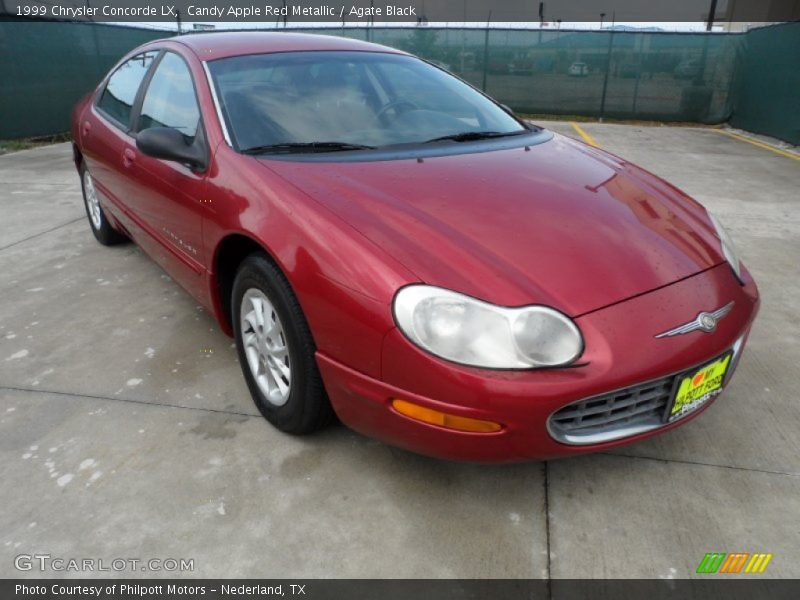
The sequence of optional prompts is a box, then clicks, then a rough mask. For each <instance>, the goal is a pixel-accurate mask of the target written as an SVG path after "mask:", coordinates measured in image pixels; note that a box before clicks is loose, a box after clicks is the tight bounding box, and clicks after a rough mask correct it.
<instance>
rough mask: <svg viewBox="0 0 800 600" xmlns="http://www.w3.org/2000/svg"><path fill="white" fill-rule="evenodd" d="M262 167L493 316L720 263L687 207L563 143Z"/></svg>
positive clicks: (612, 161)
mask: <svg viewBox="0 0 800 600" xmlns="http://www.w3.org/2000/svg"><path fill="white" fill-rule="evenodd" d="M466 149H467V148H466V144H465V150H466ZM260 162H261V163H262V164H263V165H264V166H265V167H266V168H268V169H270V170H272V171H274V172H276V173H277V174H278V175H280V176H281V177H283V178H284V179H286V180H288V181H289V182H291V183H292V184H293V185H294V186H296V187H297V188H299V189H300V190H302V191H303V192H305V193H306V194H308V195H309V196H311V197H312V198H314V199H315V200H317V201H318V202H320V203H321V204H323V205H324V206H326V207H328V208H329V209H330V210H331V211H333V212H334V213H336V214H337V215H339V216H340V217H341V218H342V219H344V220H345V221H346V222H348V223H350V224H351V225H352V226H353V227H354V228H355V229H357V230H358V231H359V232H360V233H361V234H363V235H364V236H366V237H367V238H369V239H370V240H371V241H373V242H374V243H375V244H377V245H378V246H379V247H381V248H383V249H384V250H385V251H386V252H388V254H390V255H391V256H392V257H393V258H395V259H396V260H398V261H399V262H401V263H402V264H403V265H404V266H406V267H407V268H408V269H409V270H411V271H413V272H414V274H416V275H417V277H419V279H420V280H421V281H423V282H425V283H428V284H431V285H437V286H441V287H444V288H448V289H451V290H456V291H459V292H462V293H465V294H469V295H471V296H475V297H478V298H481V299H484V300H486V301H488V302H494V303H496V304H500V305H505V306H521V305H526V304H545V305H549V306H553V307H555V308H558V309H560V310H562V311H563V312H565V313H566V314H569V315H571V316H578V315H581V314H584V313H587V312H590V311H593V310H596V309H598V308H601V307H604V306H608V305H610V304H614V303H616V302H619V301H622V300H624V299H626V298H630V297H632V296H636V295H639V294H642V293H645V292H648V291H650V290H653V289H656V288H659V287H662V286H664V285H667V284H670V283H673V282H675V281H678V280H680V279H683V278H686V277H689V276H691V275H693V274H695V273H698V272H700V271H703V270H705V269H708V268H710V267H712V266H714V265H716V264H719V263H720V262H722V260H724V259H723V258H722V257H721V255H720V252H719V250H718V244H719V242H718V241H717V240H716V237H715V235H714V233H713V231H712V230H711V226H710V224H709V221H708V218H707V217H706V213H705V210H704V209H703V208H702V207H701V206H700V205H699V204H697V203H696V202H694V201H693V200H691V199H689V198H688V197H686V196H685V195H683V194H682V193H681V192H679V191H678V190H677V189H675V188H673V187H672V186H670V185H669V184H667V183H665V182H663V181H662V180H660V179H658V178H657V177H655V176H653V175H651V174H649V173H647V172H645V171H643V170H641V169H639V168H637V167H635V166H633V165H631V164H630V163H627V162H625V161H623V160H621V159H619V158H617V157H614V156H612V155H610V154H607V153H605V152H602V151H599V150H597V149H594V148H590V147H588V146H586V145H584V144H580V143H578V142H574V141H572V140H570V139H568V138H565V137H561V136H554V137H553V139H551V140H550V141H546V142H544V143H539V144H536V145H531V146H529V147H527V148H526V147H523V146H520V147H518V148H512V149H504V150H496V151H490V152H476V153H467V154H458V155H455V156H453V155H449V156H436V157H428V158H424V159H421V160H419V159H417V158H416V157H411V158H409V159H400V160H382V161H350V160H347V161H342V162H332V161H326V162H318V161H308V162H307V161H303V162H301V161H292V160H274V159H273V160H269V159H264V160H260ZM331 243H332V244H335V243H336V241H335V240H331Z"/></svg>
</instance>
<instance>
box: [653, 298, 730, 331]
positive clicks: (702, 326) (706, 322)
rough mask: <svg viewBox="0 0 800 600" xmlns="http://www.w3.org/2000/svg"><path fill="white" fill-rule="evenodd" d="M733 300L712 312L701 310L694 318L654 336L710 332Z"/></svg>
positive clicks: (727, 310)
mask: <svg viewBox="0 0 800 600" xmlns="http://www.w3.org/2000/svg"><path fill="white" fill-rule="evenodd" d="M733 305H734V302H733V301H731V302H728V303H727V304H726V305H725V306H723V307H722V308H718V309H717V310H715V311H714V312H701V313H700V314H699V315H697V317H695V319H694V320H692V321H689V322H688V323H684V324H683V325H678V327H676V328H675V329H670V330H669V331H665V332H664V333H659V334H658V335H657V336H656V338H664V337H672V336H673V335H682V334H684V333H689V332H691V331H697V330H698V329H699V330H700V331H703V332H705V333H711V332H712V331H714V330H715V329H716V328H717V323H718V322H719V321H720V320H721V319H722V318H723V317H724V316H725V315H727V314H728V313H729V312H731V309H732V308H733Z"/></svg>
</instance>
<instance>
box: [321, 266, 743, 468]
mask: <svg viewBox="0 0 800 600" xmlns="http://www.w3.org/2000/svg"><path fill="white" fill-rule="evenodd" d="M743 276H744V278H745V285H740V284H739V282H738V281H736V279H735V277H734V276H733V275H732V273H731V270H730V267H729V266H728V265H727V264H721V265H718V266H716V267H714V268H711V269H709V270H707V271H704V272H702V273H699V274H697V275H694V276H692V277H689V278H687V279H684V280H682V281H679V282H677V283H674V284H671V285H669V286H666V287H663V288H660V289H658V290H654V291H651V292H648V293H646V294H643V295H641V296H637V297H635V298H632V299H629V300H626V301H624V302H620V303H618V304H614V305H611V306H608V307H606V308H601V309H598V310H595V311H593V312H591V313H587V314H585V315H582V316H579V317H577V318H576V319H575V321H576V323H577V324H578V326H579V327H580V328H581V331H582V333H583V336H584V340H585V346H586V347H585V350H584V353H583V355H582V356H581V357H580V359H579V360H578V362H577V363H576V364H575V365H572V366H571V367H569V368H557V369H541V370H528V371H492V370H486V369H477V368H471V367H465V366H461V365H456V364H452V363H449V362H447V361H444V360H441V359H438V358H436V357H433V356H431V355H430V354H427V353H425V352H424V351H422V350H420V349H419V348H417V347H416V346H414V345H413V344H411V343H409V342H408V340H407V339H406V338H405V337H404V336H403V334H402V333H401V332H400V331H399V330H397V329H396V328H395V329H392V330H391V331H389V333H387V335H386V337H385V339H384V344H383V352H382V357H381V378H380V379H376V378H373V377H369V376H367V375H364V374H363V373H360V372H358V371H357V370H355V369H352V368H350V367H348V366H346V365H343V364H341V363H338V362H336V361H334V360H332V359H331V358H329V357H326V356H325V355H323V354H321V353H320V354H318V356H317V361H318V364H319V366H320V371H321V373H322V377H323V380H324V382H325V386H326V389H327V391H328V394H329V396H330V399H331V402H332V404H333V406H334V409H335V410H336V413H337V414H338V416H339V418H340V419H341V420H342V421H343V422H344V423H345V424H346V425H348V426H349V427H351V428H352V429H354V430H356V431H359V432H361V433H364V434H366V435H368V436H370V437H374V438H378V439H380V440H382V441H385V442H387V443H389V444H392V445H395V446H399V447H402V448H406V449H408V450H411V451H414V452H419V453H421V454H427V455H431V456H437V457H441V458H448V459H456V460H469V461H480V462H504V461H519V460H526V459H548V458H554V457H559V456H567V455H571V454H578V453H584V452H592V451H597V450H602V449H606V448H610V447H613V446H618V445H621V444H627V443H631V442H634V441H637V440H640V439H644V438H646V437H649V436H652V435H655V434H658V433H661V432H664V431H667V430H669V429H672V428H674V427H677V426H679V425H681V424H683V423H686V422H687V421H689V420H691V419H692V418H694V417H696V416H697V415H699V414H700V413H701V412H703V411H704V410H705V409H706V408H708V406H709V405H710V404H712V403H713V399H712V400H710V401H708V402H706V403H705V404H704V405H703V406H701V407H700V408H699V409H697V410H695V411H694V412H692V413H691V414H689V415H687V416H685V417H683V418H681V419H679V420H677V421H674V422H672V423H668V424H663V425H658V426H656V427H654V428H650V429H648V430H645V431H639V432H636V430H635V429H631V432H632V434H631V435H625V437H621V438H619V439H613V440H610V441H600V442H598V443H581V444H575V443H565V442H563V441H558V440H557V439H555V437H554V436H553V435H551V433H550V431H549V429H548V421H549V419H550V416H551V415H552V414H553V413H554V412H556V411H558V410H559V409H561V408H563V407H565V406H566V405H569V404H572V403H574V402H577V401H580V400H584V399H586V398H592V397H594V396H598V395H601V394H607V393H608V392H610V391H613V390H621V389H624V388H628V387H630V386H636V385H639V384H642V383H644V382H649V381H654V380H658V379H661V378H664V377H667V376H670V375H674V374H678V373H684V372H685V371H688V370H690V369H692V368H693V367H698V366H701V365H703V364H704V363H706V362H708V361H709V360H711V359H713V358H715V357H717V356H719V355H721V354H723V353H724V352H726V351H728V350H733V349H734V346H736V348H735V355H734V358H733V362H732V364H731V367H730V368H729V370H728V374H727V375H726V379H725V384H726V385H727V384H728V383H729V382H730V379H731V375H732V374H733V371H734V370H735V368H736V366H737V365H738V362H739V358H740V357H741V353H742V350H743V348H744V345H745V342H746V339H747V336H748V334H749V331H750V326H751V324H752V322H753V319H754V318H755V316H756V313H757V312H758V306H759V299H758V290H757V288H756V285H755V282H754V281H753V280H752V278H751V277H750V275H749V273H747V271H746V270H745V271H744V272H743ZM731 300H733V301H734V306H733V309H732V310H731V311H730V313H729V314H728V315H727V316H726V317H725V318H723V319H722V320H720V321H719V323H718V324H717V327H716V329H715V330H714V331H713V332H710V333H705V332H702V331H694V332H691V333H687V334H683V335H677V336H674V337H666V338H660V339H659V338H656V337H655V336H656V335H657V334H659V333H661V332H664V331H667V330H670V329H672V328H674V327H676V326H677V325H680V324H682V323H685V322H688V321H691V320H692V319H694V318H695V317H696V316H697V314H698V313H699V312H701V311H712V310H715V309H717V308H719V307H721V306H723V305H725V304H727V303H729V302H730V301H731ZM717 397H718V396H717ZM393 399H402V400H406V401H408V402H412V403H414V404H418V405H420V406H423V407H426V408H431V409H434V410H437V411H440V412H443V413H447V414H452V415H457V416H462V417H469V418H473V419H481V420H485V421H493V422H497V423H500V424H501V425H502V429H501V430H500V431H497V432H492V433H472V432H463V431H455V430H452V429H446V428H443V427H439V426H436V425H430V424H426V423H423V422H420V421H416V420H413V419H411V418H409V417H406V416H404V415H401V414H400V413H398V412H397V411H395V410H394V409H393V408H392V400H393Z"/></svg>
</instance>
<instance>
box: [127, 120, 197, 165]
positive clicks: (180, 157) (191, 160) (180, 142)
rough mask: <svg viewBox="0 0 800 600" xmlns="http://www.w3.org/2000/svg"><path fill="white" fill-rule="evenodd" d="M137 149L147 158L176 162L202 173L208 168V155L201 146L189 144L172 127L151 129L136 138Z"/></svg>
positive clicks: (140, 133)
mask: <svg viewBox="0 0 800 600" xmlns="http://www.w3.org/2000/svg"><path fill="white" fill-rule="evenodd" d="M136 147H137V148H138V149H139V150H140V151H141V152H142V154H146V155H147V156H152V157H153V158H162V159H164V160H174V161H175V162H179V163H184V164H187V165H189V166H191V167H192V168H193V169H198V170H200V171H202V170H204V169H205V168H206V155H205V152H204V150H203V148H202V147H201V145H200V144H197V143H195V144H187V143H186V138H185V137H184V135H183V134H182V133H181V132H180V131H178V130H177V129H174V128H172V127H151V128H150V129H145V130H144V131H141V132H139V134H138V135H137V136H136Z"/></svg>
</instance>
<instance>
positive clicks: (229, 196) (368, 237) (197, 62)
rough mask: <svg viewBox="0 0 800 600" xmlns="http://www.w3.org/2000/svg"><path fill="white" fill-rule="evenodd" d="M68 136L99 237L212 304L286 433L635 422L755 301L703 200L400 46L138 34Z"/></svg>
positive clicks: (738, 334)
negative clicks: (518, 114) (528, 116)
mask: <svg viewBox="0 0 800 600" xmlns="http://www.w3.org/2000/svg"><path fill="white" fill-rule="evenodd" d="M73 136H74V137H73V139H74V153H75V164H76V166H77V168H78V170H79V171H80V174H81V178H82V182H83V193H84V199H85V203H86V212H87V215H88V217H89V222H90V225H91V227H92V230H93V232H94V235H95V237H96V238H97V239H98V240H99V241H100V242H101V243H104V244H112V243H114V242H117V241H120V240H123V239H125V238H131V239H133V240H135V241H136V243H137V244H139V245H140V246H141V247H142V248H143V249H144V251H145V252H146V253H147V254H149V255H150V256H151V257H152V258H153V259H154V260H155V261H156V262H158V264H160V265H161V266H162V267H163V268H164V269H166V270H167V271H168V272H169V273H170V275H172V276H173V277H174V278H175V280H177V281H178V282H179V283H180V284H181V285H182V286H183V287H184V288H185V289H186V290H187V291H188V292H189V293H190V294H192V295H193V296H194V297H195V298H197V299H198V300H199V301H200V302H201V303H202V304H203V305H204V306H206V307H207V308H208V309H209V310H211V311H212V312H213V314H214V315H215V316H216V318H217V320H218V321H219V323H220V326H221V327H222V328H223V329H224V330H225V331H226V332H227V333H229V334H233V335H234V336H235V338H236V346H237V349H238V355H239V361H240V363H241V366H242V370H243V372H244V376H245V379H246V380H247V385H248V387H249V389H250V392H251V394H252V396H253V399H254V401H255V403H256V405H257V406H258V408H259V410H260V411H261V412H262V413H263V414H264V416H265V417H266V418H267V419H268V420H269V421H270V422H271V423H272V424H273V425H275V426H276V427H278V428H279V429H281V430H283V431H287V432H291V433H298V434H299V433H307V432H310V431H313V430H315V429H318V428H319V427H322V426H323V425H325V424H326V423H327V422H329V421H330V420H331V419H332V418H333V416H334V414H335V415H337V416H338V418H339V419H340V420H341V421H343V422H344V423H345V424H347V425H348V426H350V427H352V428H353V429H355V430H357V431H360V432H363V433H365V434H367V435H370V436H373V437H376V438H379V439H381V440H384V441H386V442H387V443H390V444H394V445H397V446H401V447H404V448H408V449H410V450H414V451H417V452H421V453H425V454H430V455H434V456H441V457H448V458H455V459H464V460H479V461H509V460H522V459H528V458H549V457H555V456H562V455H569V454H575V453H579V452H586V451H594V450H600V449H604V448H608V447H610V446H614V445H618V444H623V443H629V442H632V441H635V440H639V439H642V438H644V437H647V436H649V435H653V434H655V433H658V432H662V431H666V430H668V429H670V428H672V427H675V426H677V425H679V424H681V423H685V422H686V421H687V420H689V419H690V418H691V417H694V416H696V415H697V414H699V413H700V412H701V411H702V410H703V409H705V408H707V407H708V406H709V404H710V403H711V401H712V400H713V398H714V397H715V396H716V395H717V394H719V392H720V391H721V390H722V389H723V387H725V385H726V384H727V383H728V381H729V380H730V378H731V375H732V374H733V371H734V369H735V368H736V365H737V362H738V361H739V359H740V357H741V354H742V349H743V347H744V344H745V340H746V338H747V335H748V333H749V330H750V326H751V324H752V322H753V319H754V318H755V315H756V312H757V310H758V304H759V300H758V291H757V289H756V285H755V283H754V281H753V279H752V277H751V276H750V274H749V273H748V271H747V270H746V269H745V267H744V265H742V263H741V262H740V260H739V258H738V256H737V254H736V250H735V248H734V246H733V244H732V242H731V240H730V238H729V237H728V235H727V234H726V233H725V230H724V229H723V228H722V225H720V223H719V221H718V220H717V219H716V218H715V217H714V216H713V215H711V214H709V213H708V212H707V211H706V210H705V209H704V208H703V207H702V206H701V205H700V204H698V203H697V202H695V201H694V200H692V199H691V198H689V197H687V196H686V195H685V194H683V193H682V192H680V191H679V190H677V189H676V188H674V187H672V186H671V185H669V184H667V183H666V182H664V181H662V180H661V179H659V178H657V177H655V176H654V175H651V174H650V173H647V172H645V171H643V170H642V169H640V168H638V167H636V166H634V165H632V164H631V163H629V162H626V161H624V160H622V159H620V158H618V157H615V156H613V155H610V154H608V153H606V152H603V151H601V150H599V149H596V148H592V147H590V146H588V145H585V144H582V143H580V142H576V141H572V140H570V139H567V138H564V137H561V136H558V135H554V134H552V133H550V132H548V131H546V130H543V129H540V128H538V127H534V126H531V125H526V124H525V123H523V122H521V121H520V120H518V119H517V118H515V117H514V116H513V115H511V114H510V113H509V112H508V111H507V110H506V109H504V108H503V107H502V106H500V105H498V104H496V103H495V102H494V101H492V100H491V99H490V98H488V97H486V96H485V95H483V94H482V93H480V92H479V91H477V90H475V89H474V88H472V87H471V86H469V85H468V84H466V83H464V82H462V81H461V80H459V79H457V78H456V77H454V76H452V75H450V74H449V73H447V72H446V71H443V70H441V69H439V68H437V67H436V66H434V65H431V64H429V63H427V62H424V61H422V60H420V59H417V58H415V57H412V56H410V55H408V54H406V53H404V52H400V51H397V50H393V49H391V48H385V47H383V46H377V45H374V44H369V43H364V42H359V41H353V40H345V39H340V38H336V37H331V36H312V35H301V34H286V33H252V32H251V33H211V34H198V35H189V36H182V37H175V38H170V39H169V40H161V41H155V42H151V43H148V44H145V45H144V46H141V47H139V48H137V49H136V50H133V51H132V52H130V53H129V54H128V55H127V56H125V57H124V58H123V59H122V60H121V61H120V62H119V63H118V64H117V65H116V66H115V67H114V68H113V69H112V70H111V72H110V73H109V75H108V76H107V77H106V78H105V79H104V80H103V82H102V83H101V84H100V86H99V87H98V88H97V89H96V90H95V91H94V92H92V93H91V94H89V95H88V96H87V97H86V98H84V99H83V100H82V101H81V102H80V103H79V104H78V106H77V107H76V108H75V111H74V115H73Z"/></svg>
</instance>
